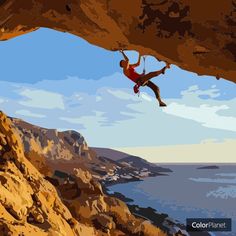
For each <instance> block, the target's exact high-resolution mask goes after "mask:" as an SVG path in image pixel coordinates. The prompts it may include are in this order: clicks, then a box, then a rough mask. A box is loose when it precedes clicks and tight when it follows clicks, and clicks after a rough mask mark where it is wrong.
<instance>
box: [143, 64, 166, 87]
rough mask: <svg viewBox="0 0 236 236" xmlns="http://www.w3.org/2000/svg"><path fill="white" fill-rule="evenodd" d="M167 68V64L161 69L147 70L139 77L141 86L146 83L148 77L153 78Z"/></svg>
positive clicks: (163, 72)
mask: <svg viewBox="0 0 236 236" xmlns="http://www.w3.org/2000/svg"><path fill="white" fill-rule="evenodd" d="M167 68H169V67H168V66H165V67H163V68H162V69H161V70H157V71H153V72H149V73H148V74H146V75H143V76H141V77H140V79H139V81H140V83H141V84H142V85H143V86H144V85H146V84H147V82H148V81H149V80H150V79H152V78H154V77H156V76H158V75H160V74H165V70H166V69H167Z"/></svg>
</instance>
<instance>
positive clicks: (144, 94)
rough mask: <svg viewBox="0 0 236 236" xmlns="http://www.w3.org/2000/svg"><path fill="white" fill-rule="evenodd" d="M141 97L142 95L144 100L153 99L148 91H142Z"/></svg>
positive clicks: (149, 100)
mask: <svg viewBox="0 0 236 236" xmlns="http://www.w3.org/2000/svg"><path fill="white" fill-rule="evenodd" d="M141 97H142V98H143V99H144V100H146V101H148V102H151V101H152V98H151V97H150V96H149V95H147V94H146V93H141Z"/></svg>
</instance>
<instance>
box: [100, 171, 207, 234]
mask: <svg viewBox="0 0 236 236" xmlns="http://www.w3.org/2000/svg"><path fill="white" fill-rule="evenodd" d="M156 176H158V175H156ZM156 176H148V177H145V179H146V178H149V177H156ZM143 180H144V179H140V180H135V181H143ZM135 181H132V180H129V181H127V182H117V183H112V184H111V183H110V184H109V185H102V186H103V191H104V193H105V194H107V195H108V196H111V197H116V198H118V199H120V200H121V201H123V202H125V203H126V204H127V206H128V208H129V210H130V212H131V213H132V214H133V215H135V216H136V217H139V218H142V219H145V220H148V221H149V222H150V223H151V224H153V225H155V226H157V227H159V228H160V229H161V230H163V231H164V232H165V233H167V235H168V236H173V235H178V236H184V235H185V236H200V234H199V233H201V236H211V234H210V233H208V232H187V231H186V226H185V225H184V224H183V223H182V222H179V221H178V220H175V219H173V218H171V217H170V216H169V215H168V214H166V213H161V212H157V210H156V209H154V208H152V207H141V206H139V205H137V204H132V203H133V202H134V200H133V199H131V198H128V197H126V196H125V195H123V194H122V193H120V192H113V191H110V190H109V187H110V186H112V185H116V184H125V183H129V182H135Z"/></svg>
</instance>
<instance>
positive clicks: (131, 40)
mask: <svg viewBox="0 0 236 236" xmlns="http://www.w3.org/2000/svg"><path fill="white" fill-rule="evenodd" d="M39 27H48V28H52V29H55V30H59V31H62V32H69V33H72V34H75V35H78V36H80V37H82V38H84V39H85V40H87V41H89V42H90V43H92V44H95V45H98V46H101V47H103V48H106V49H109V50H117V49H121V48H123V49H134V50H138V51H140V52H141V53H144V54H149V55H153V56H155V57H157V58H158V59H160V60H164V61H168V62H170V63H172V64H175V65H178V66H180V67H181V68H183V69H186V70H189V71H192V72H196V73H198V74H200V75H213V76H216V77H217V78H220V77H222V78H225V79H228V80H231V81H234V82H236V69H235V68H236V1H235V0H224V1H214V2H213V1H210V0H208V1H205V2H201V1H188V0H129V1H117V0H96V1H92V0H78V1H75V0H68V1H65V0H58V1H57V3H56V4H55V2H53V1H43V0H34V1H33V0H29V1H24V0H0V40H6V39H10V38H12V37H15V36H18V35H21V34H25V33H28V32H31V31H34V30H36V29H38V28H39Z"/></svg>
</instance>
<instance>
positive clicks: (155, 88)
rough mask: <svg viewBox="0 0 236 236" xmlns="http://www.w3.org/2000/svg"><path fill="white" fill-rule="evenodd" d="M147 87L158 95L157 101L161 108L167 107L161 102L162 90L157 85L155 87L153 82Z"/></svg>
mask: <svg viewBox="0 0 236 236" xmlns="http://www.w3.org/2000/svg"><path fill="white" fill-rule="evenodd" d="M146 86H148V87H149V88H150V89H152V91H153V92H154V93H155V95H156V99H157V100H158V102H159V106H160V107H165V106H166V104H165V103H164V102H163V101H162V100H161V96H160V89H159V87H158V86H157V85H155V84H154V83H153V82H151V81H148V82H147V84H146Z"/></svg>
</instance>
